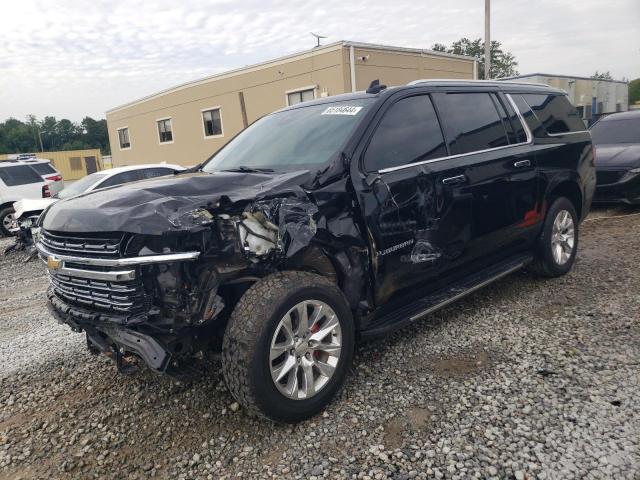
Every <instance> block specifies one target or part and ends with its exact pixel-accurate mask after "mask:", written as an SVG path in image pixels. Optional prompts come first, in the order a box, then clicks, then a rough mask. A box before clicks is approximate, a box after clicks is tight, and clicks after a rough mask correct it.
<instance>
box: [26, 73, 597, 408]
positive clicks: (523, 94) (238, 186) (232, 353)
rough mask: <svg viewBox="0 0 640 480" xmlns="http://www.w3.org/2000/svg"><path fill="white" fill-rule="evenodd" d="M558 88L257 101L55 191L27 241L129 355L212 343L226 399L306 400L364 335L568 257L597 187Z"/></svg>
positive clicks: (95, 330) (117, 355)
mask: <svg viewBox="0 0 640 480" xmlns="http://www.w3.org/2000/svg"><path fill="white" fill-rule="evenodd" d="M595 181H596V177H595V171H594V166H593V151H592V145H591V138H590V135H589V133H588V132H586V131H584V125H583V124H582V121H581V119H580V117H579V116H578V114H577V112H576V110H575V109H574V108H573V107H572V106H571V105H570V103H569V102H568V100H567V97H566V95H565V94H564V93H563V92H561V91H559V90H554V89H552V88H549V87H546V86H536V85H530V84H518V83H511V82H473V81H419V82H413V83H412V84H410V85H408V86H402V87H394V88H385V87H384V86H380V85H379V84H376V83H375V82H374V83H373V84H372V86H371V87H370V88H369V89H368V90H367V92H361V93H355V94H348V95H340V96H336V97H330V98H325V99H320V100H316V101H312V102H308V103H303V104H298V105H295V106H293V107H289V108H286V109H284V110H281V111H279V112H275V113H273V114H270V115H267V116H266V117H264V118H262V119H260V120H258V121H257V122H255V123H254V124H253V125H251V126H250V127H249V128H247V129H246V130H244V131H243V132H242V133H240V134H239V135H238V136H237V137H235V138H234V139H233V140H232V141H230V142H229V143H228V144H227V145H226V146H225V147H224V148H223V149H222V150H220V151H219V152H217V153H216V154H215V155H213V156H212V157H211V158H210V159H209V160H207V161H206V162H204V163H203V164H202V165H200V166H199V167H197V168H194V169H192V170H191V171H188V172H183V173H178V174H177V175H175V176H174V177H172V178H162V179H154V180H148V181H143V182H137V183H134V184H129V185H125V186H122V187H117V188H112V189H105V190H102V191H98V192H93V193H89V194H86V195H83V196H80V197H76V198H73V199H69V200H63V201H60V202H58V203H56V204H55V205H53V206H51V207H50V208H49V209H48V210H47V211H46V212H45V213H44V214H43V216H42V217H41V219H40V225H41V227H42V232H41V235H40V241H39V243H38V249H39V252H40V255H41V257H42V258H43V259H44V260H45V261H46V262H47V265H48V269H49V273H50V279H51V286H50V288H49V290H48V293H47V295H48V299H49V307H50V310H51V312H52V314H53V315H54V316H55V317H56V318H57V319H58V320H59V321H60V322H63V323H66V324H68V325H70V326H71V327H72V328H73V329H74V330H75V331H78V332H80V331H84V332H85V333H86V336H87V343H88V346H89V350H90V351H92V352H94V353H99V352H103V353H107V354H109V355H110V356H111V357H112V358H114V359H115V360H116V362H117V365H118V367H119V368H120V369H121V370H123V371H128V370H130V369H131V367H132V366H133V364H135V363H136V362H139V361H140V360H142V361H143V362H144V363H146V364H147V365H148V366H149V367H150V368H152V369H153V370H155V371H157V372H163V373H169V374H174V373H178V372H180V371H181V369H182V368H183V367H184V366H188V365H189V364H190V363H191V361H192V359H193V358H194V357H195V356H196V355H197V354H199V352H202V351H205V350H207V349H211V348H218V349H221V350H222V369H223V371H224V375H225V378H226V381H227V384H228V386H229V389H230V390H231V392H232V394H233V395H234V396H235V398H236V399H237V400H238V401H239V402H240V403H241V404H242V405H244V406H245V407H246V408H247V409H248V410H250V411H252V412H255V413H259V414H262V415H264V416H266V417H269V418H272V419H275V420H277V421H298V420H301V419H304V418H306V417H309V416H310V415H313V414H314V413H316V412H318V411H319V410H320V409H321V408H322V407H323V406H324V405H325V404H326V403H327V402H328V401H329V400H330V398H331V397H332V396H333V395H334V394H335V393H336V391H337V390H338V389H339V388H340V386H341V385H342V383H343V380H344V378H345V375H346V373H347V369H348V365H349V363H350V362H351V358H352V354H353V350H354V342H355V341H356V339H357V338H360V337H365V336H372V335H383V334H386V333H388V332H390V331H392V330H394V329H396V328H399V327H401V326H403V325H406V324H408V323H409V322H413V321H415V320H417V319H420V318H422V317H424V316H425V315H427V314H428V313H430V312H432V311H434V310H435V309H437V308H439V307H442V306H443V305H446V304H448V303H450V302H452V301H454V300H456V299H458V298H460V297H462V296H464V295H466V294H468V293H470V292H473V291H475V290H477V289H479V288H481V287H482V286H484V285H487V284H488V283H490V282H491V281H493V280H496V279H498V278H501V277H503V276H505V275H507V274H509V273H511V272H514V271H515V270H518V269H520V268H522V267H525V266H530V267H531V269H532V270H534V271H535V272H537V273H538V274H540V275H543V276H548V277H553V276H558V275H563V274H565V273H567V272H568V271H569V270H570V269H571V267H572V265H573V262H574V260H575V256H576V250H577V246H578V228H579V224H580V222H581V220H582V219H583V218H584V217H585V216H586V215H587V213H588V211H589V207H590V204H591V200H592V196H593V192H594V188H595Z"/></svg>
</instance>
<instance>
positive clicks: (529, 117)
mask: <svg viewBox="0 0 640 480" xmlns="http://www.w3.org/2000/svg"><path fill="white" fill-rule="evenodd" d="M511 98H512V99H513V102H514V103H515V104H516V107H518V110H519V111H520V115H522V118H524V121H525V122H526V123H527V126H528V127H529V130H530V131H531V133H532V134H533V136H534V137H544V127H543V126H542V124H541V123H540V120H538V118H537V117H536V116H535V115H534V114H533V112H532V111H531V108H529V104H528V103H527V102H525V101H524V98H522V95H511Z"/></svg>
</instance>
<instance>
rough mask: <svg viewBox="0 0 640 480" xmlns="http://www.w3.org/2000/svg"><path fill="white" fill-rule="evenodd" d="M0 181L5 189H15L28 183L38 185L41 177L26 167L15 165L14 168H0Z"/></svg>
mask: <svg viewBox="0 0 640 480" xmlns="http://www.w3.org/2000/svg"><path fill="white" fill-rule="evenodd" d="M0 180H2V181H3V182H4V184H5V185H6V186H7V187H15V186H17V185H27V184H29V183H40V182H42V177H41V176H40V175H38V173H37V172H36V171H35V170H34V169H33V168H31V167H29V166H27V165H17V166H15V167H0Z"/></svg>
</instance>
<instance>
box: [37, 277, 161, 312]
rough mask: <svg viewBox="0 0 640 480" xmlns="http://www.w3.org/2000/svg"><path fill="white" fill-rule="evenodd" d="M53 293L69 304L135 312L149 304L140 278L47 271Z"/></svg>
mask: <svg viewBox="0 0 640 480" xmlns="http://www.w3.org/2000/svg"><path fill="white" fill-rule="evenodd" d="M49 280H50V282H51V285H52V286H53V289H54V291H55V293H56V294H57V295H58V296H59V297H61V298H62V299H63V300H66V301H68V302H70V303H75V304H78V305H81V306H85V307H92V308H95V309H99V310H107V311H113V312H127V313H137V312H140V311H142V310H144V309H145V308H147V307H148V305H149V304H148V298H147V296H146V295H145V293H144V288H143V286H142V282H141V281H140V280H133V281H128V282H108V281H100V280H93V279H89V278H77V277H72V276H68V275H60V274H56V273H49Z"/></svg>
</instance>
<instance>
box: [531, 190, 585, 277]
mask: <svg viewBox="0 0 640 480" xmlns="http://www.w3.org/2000/svg"><path fill="white" fill-rule="evenodd" d="M563 212H565V213H566V214H568V217H570V220H571V225H572V229H573V230H572V231H573V242H568V241H567V235H563V236H561V237H555V235H556V233H557V232H556V231H555V230H554V224H556V226H557V225H558V224H557V223H556V222H559V221H560V220H561V219H560V218H559V217H560V216H561V215H565V213H563ZM565 218H567V217H565ZM567 221H568V220H567ZM561 231H565V232H567V233H568V230H566V229H561ZM558 238H560V239H562V238H564V240H565V241H564V242H562V241H560V243H561V244H562V245H561V249H562V257H561V259H560V260H559V259H558V253H557V252H558V250H557V249H558V241H557V239H558ZM578 238H579V223H578V215H577V213H576V209H575V207H574V205H573V203H572V202H571V201H570V200H569V199H568V198H566V197H558V198H556V199H555V200H554V201H553V203H552V204H551V207H550V208H549V210H548V211H547V216H546V218H545V221H544V227H543V228H542V233H541V235H540V238H539V239H538V244H537V247H536V257H535V259H534V262H533V264H532V267H531V269H532V271H533V272H534V273H535V274H537V275H539V276H542V277H547V278H553V277H560V276H562V275H565V274H566V273H568V272H569V271H570V270H571V268H572V267H573V263H574V262H575V260H576V253H577V251H578ZM569 243H571V248H570V253H568V251H569ZM554 250H555V252H556V253H555V254H554ZM565 257H566V259H565Z"/></svg>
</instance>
